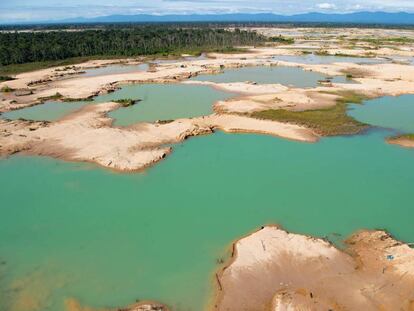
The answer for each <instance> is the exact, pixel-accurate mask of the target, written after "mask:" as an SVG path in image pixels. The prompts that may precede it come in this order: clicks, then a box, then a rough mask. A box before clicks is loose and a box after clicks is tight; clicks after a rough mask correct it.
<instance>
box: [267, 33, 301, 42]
mask: <svg viewBox="0 0 414 311" xmlns="http://www.w3.org/2000/svg"><path fill="white" fill-rule="evenodd" d="M269 41H270V42H278V43H284V44H293V43H295V39H293V38H288V37H283V36H282V35H278V36H275V37H270V38H269Z"/></svg>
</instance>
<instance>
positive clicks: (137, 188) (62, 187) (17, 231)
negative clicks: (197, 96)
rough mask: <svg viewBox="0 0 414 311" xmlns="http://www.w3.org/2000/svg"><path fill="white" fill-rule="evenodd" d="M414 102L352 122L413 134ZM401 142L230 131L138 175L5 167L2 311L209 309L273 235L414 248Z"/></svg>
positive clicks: (0, 164)
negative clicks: (238, 258) (251, 248)
mask: <svg viewBox="0 0 414 311" xmlns="http://www.w3.org/2000/svg"><path fill="white" fill-rule="evenodd" d="M148 87H149V88H150V85H149V86H148ZM124 92H127V91H124ZM148 92H149V93H148V94H152V93H150V92H151V91H148ZM165 92H170V91H168V90H165ZM156 93H157V92H154V94H156ZM183 93H184V94H185V95H187V93H188V92H187V91H182V92H180V95H177V94H170V96H175V97H177V96H181V97H182V96H184V95H183ZM128 94H129V93H128ZM123 95H126V94H123ZM131 95H132V93H131ZM137 95H138V94H137ZM108 96H114V94H110V95H108ZM151 96H152V95H151ZM154 96H155V95H154ZM120 97H124V96H120ZM191 98H192V97H191ZM412 99H413V96H400V97H394V98H393V97H389V98H383V99H378V100H372V101H369V102H366V103H365V104H364V105H355V106H353V110H351V111H350V114H351V115H353V116H354V117H357V118H358V119H359V120H361V121H365V122H369V123H372V124H374V125H378V126H381V127H389V128H392V129H395V130H397V131H412V130H411V129H412V124H413V123H414V122H413V121H414V117H413V114H412V110H411V109H412V108H411V107H412V105H411V103H412ZM100 100H102V101H104V99H103V98H101V99H100ZM140 104H141V103H138V104H137V107H138V106H139V105H140ZM39 107H40V106H39ZM122 110H123V109H121V110H120V111H122ZM410 118H411V123H410ZM410 124H411V125H410ZM390 134H391V132H390V131H388V130H385V129H377V130H371V131H368V132H367V133H366V134H364V135H359V136H350V137H332V138H324V139H322V140H321V141H320V142H319V143H316V144H308V143H299V142H293V141H288V140H283V139H279V138H275V137H271V136H260V135H242V134H239V135H235V134H224V133H220V132H219V133H216V134H214V135H210V136H202V137H197V138H192V139H190V140H188V141H186V142H185V143H183V144H180V145H177V146H174V152H173V153H172V154H171V155H170V156H169V157H168V158H167V159H166V160H165V161H163V162H161V163H160V164H158V165H156V166H155V167H153V168H151V169H149V170H147V171H145V172H144V173H136V174H120V173H114V172H111V171H109V170H105V169H102V168H99V167H96V166H94V165H90V164H81V163H66V162H62V161H57V160H53V159H49V158H42V157H23V156H15V157H11V158H8V159H2V160H1V161H0V184H1V187H0V197H1V199H2V204H1V205H0V310H1V311H69V310H66V309H65V307H64V301H65V300H66V299H68V298H71V297H74V298H76V299H79V300H80V301H81V302H82V303H84V304H85V305H90V306H93V307H108V306H123V305H126V304H129V303H132V302H134V301H135V300H136V299H155V300H159V301H161V302H164V303H167V304H168V305H170V306H171V307H172V308H173V310H180V311H181V310H186V311H187V310H188V311H190V310H195V311H196V310H202V309H203V307H202V306H204V305H206V304H207V302H208V300H209V298H210V297H212V284H213V282H214V276H213V274H214V271H216V269H217V268H218V265H217V261H218V260H219V259H221V258H226V256H227V255H228V246H229V244H230V243H231V241H233V240H235V239H237V238H239V237H241V236H244V235H245V234H247V233H248V232H251V231H253V230H255V229H256V228H258V227H259V226H261V225H264V224H272V223H277V224H281V225H283V226H284V227H285V228H286V229H288V230H291V231H294V232H299V233H306V234H311V235H315V236H321V237H325V236H326V237H328V238H330V239H331V240H332V241H335V242H338V239H341V238H343V237H345V236H346V235H348V234H350V233H351V232H353V231H355V230H357V229H361V228H372V229H374V228H384V229H387V230H389V231H390V232H391V233H392V234H393V235H395V236H396V238H398V239H401V240H404V241H407V242H413V241H414V226H413V225H412V219H413V217H414V209H413V208H412V206H413V204H412V185H413V183H414V165H413V163H414V150H413V149H405V148H400V147H398V146H394V145H389V144H387V143H386V142H385V137H387V136H389V135H390ZM338 234H339V236H338ZM71 311H72V310H71Z"/></svg>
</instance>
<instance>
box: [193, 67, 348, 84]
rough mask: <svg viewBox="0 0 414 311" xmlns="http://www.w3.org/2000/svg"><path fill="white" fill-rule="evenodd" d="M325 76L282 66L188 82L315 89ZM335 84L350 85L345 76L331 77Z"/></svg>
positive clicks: (232, 71)
mask: <svg viewBox="0 0 414 311" xmlns="http://www.w3.org/2000/svg"><path fill="white" fill-rule="evenodd" d="M326 78H327V76H326V75H324V74H322V73H319V72H315V71H308V70H303V69H302V68H299V67H284V66H253V67H241V68H230V69H224V70H223V72H222V73H219V74H214V75H202V74H201V75H198V76H196V77H194V78H191V79H190V80H196V81H211V82H216V83H231V82H244V81H253V82H256V83H259V84H274V83H280V84H283V85H287V86H294V87H316V86H318V81H320V80H325V79H326ZM332 82H335V83H352V80H348V79H346V77H345V76H337V77H333V79H332Z"/></svg>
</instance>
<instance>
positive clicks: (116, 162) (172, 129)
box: [0, 102, 318, 171]
mask: <svg viewBox="0 0 414 311" xmlns="http://www.w3.org/2000/svg"><path fill="white" fill-rule="evenodd" d="M119 107H120V104H117V103H113V102H109V103H103V104H96V105H89V106H85V107H83V108H82V109H80V110H79V111H76V112H74V113H72V114H70V115H68V116H67V117H65V118H63V119H61V120H59V121H56V122H34V121H22V120H16V121H9V120H0V155H3V156H8V155H11V154H14V153H17V152H24V153H26V154H32V155H46V156H51V157H55V158H59V159H65V160H70V161H84V162H93V163H96V164H99V165H101V166H104V167H107V168H111V169H115V170H119V171H135V170H141V169H144V168H146V167H148V166H151V165H153V164H154V163H156V162H158V161H160V160H162V159H163V158H164V157H166V156H167V155H168V154H169V153H170V152H171V151H172V147H169V146H166V145H167V144H175V143H179V142H181V141H183V140H185V139H186V138H188V137H191V136H198V135H204V134H210V133H213V131H214V130H215V129H221V130H223V131H227V132H245V133H261V134H269V135H275V136H279V137H284V138H288V139H293V140H299V141H309V142H315V141H317V140H318V136H317V135H316V134H314V133H313V132H312V131H311V130H309V129H306V128H305V127H302V126H298V125H293V124H285V123H279V122H273V121H265V120H258V119H252V118H248V117H242V116H237V115H226V114H213V115H210V116H206V117H199V118H193V119H178V120H175V121H172V122H168V123H164V124H158V123H139V124H136V125H133V126H130V127H112V119H111V118H109V117H107V113H108V112H110V111H113V110H115V109H118V108H119Z"/></svg>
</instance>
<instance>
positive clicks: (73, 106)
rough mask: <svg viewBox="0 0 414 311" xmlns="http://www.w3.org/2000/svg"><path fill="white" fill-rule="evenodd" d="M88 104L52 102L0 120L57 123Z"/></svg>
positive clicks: (3, 115) (0, 116) (11, 112)
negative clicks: (56, 121)
mask: <svg viewBox="0 0 414 311" xmlns="http://www.w3.org/2000/svg"><path fill="white" fill-rule="evenodd" d="M87 104H88V102H67V103H64V102H54V101H50V102H47V103H44V104H41V105H36V106H32V107H28V108H24V109H19V110H13V111H9V112H6V113H3V114H1V115H0V118H3V119H10V120H17V119H20V118H22V119H26V120H35V121H55V120H58V119H61V118H63V117H64V116H66V115H68V114H69V113H72V112H74V111H76V110H78V109H80V108H82V107H83V106H85V105H87Z"/></svg>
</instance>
